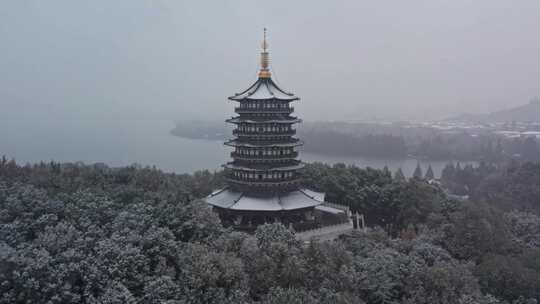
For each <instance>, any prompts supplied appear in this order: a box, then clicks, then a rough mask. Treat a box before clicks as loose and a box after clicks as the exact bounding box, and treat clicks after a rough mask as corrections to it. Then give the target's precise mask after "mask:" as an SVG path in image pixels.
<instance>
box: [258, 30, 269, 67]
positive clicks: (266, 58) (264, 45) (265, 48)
mask: <svg viewBox="0 0 540 304" xmlns="http://www.w3.org/2000/svg"><path fill="white" fill-rule="evenodd" d="M262 49H263V51H262V52H261V70H260V71H259V78H270V69H269V68H268V67H269V66H270V57H269V56H268V43H267V42H266V28H264V36H263V43H262Z"/></svg>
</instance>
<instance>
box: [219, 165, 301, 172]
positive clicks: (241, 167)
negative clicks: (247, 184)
mask: <svg viewBox="0 0 540 304" xmlns="http://www.w3.org/2000/svg"><path fill="white" fill-rule="evenodd" d="M224 167H225V168H228V169H237V170H244V171H261V170H264V171H290V170H298V169H302V168H304V164H302V163H299V164H297V165H293V166H286V167H271V168H268V169H254V168H248V167H246V166H237V165H235V164H232V163H228V164H226V165H224Z"/></svg>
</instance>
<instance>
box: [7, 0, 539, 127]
mask: <svg viewBox="0 0 540 304" xmlns="http://www.w3.org/2000/svg"><path fill="white" fill-rule="evenodd" d="M263 27H267V28H268V31H269V34H268V35H269V43H270V50H271V60H272V68H273V72H274V74H273V75H274V77H275V78H277V81H278V82H279V83H280V84H281V85H282V86H283V87H284V88H285V89H286V90H289V91H292V92H294V93H296V94H297V95H299V96H300V97H301V98H302V100H301V101H300V102H299V104H298V105H297V107H296V109H297V112H298V115H300V116H302V117H303V118H305V119H306V120H330V119H332V120H354V119H371V118H390V119H398V118H399V119H407V118H416V119H423V118H438V117H444V116H448V115H453V114H457V113H463V112H488V111H493V110H498V109H501V108H508V107H511V106H515V105H519V104H523V103H526V102H528V100H529V99H530V98H532V97H534V96H538V95H540V30H539V29H540V1H538V0H507V1H503V0H474V1H473V0H467V1H466V0H448V1H439V0H422V1H420V0H408V1H385V0H382V1H361V0H347V1H339V0H336V1H313V0H311V1H282V0H272V1H254V0H240V1H224V0H218V1H201V0H198V1H179V0H93V1H83V0H47V1H44V0H41V1H38V0H3V1H2V5H1V6H0V46H1V47H0V105H1V111H0V118H1V119H36V118H52V119H95V118H100V117H105V118H112V119H117V118H118V119H129V118H133V119H146V118H148V119H172V120H179V119H193V118H198V119H224V118H226V117H229V116H232V115H233V113H232V104H231V102H229V101H228V100H227V99H226V97H227V96H229V95H232V94H234V93H235V92H238V91H241V90H242V89H245V88H247V87H248V86H249V85H250V84H251V83H252V82H253V81H254V80H255V78H256V71H257V68H258V56H259V52H260V42H261V36H262V29H263Z"/></svg>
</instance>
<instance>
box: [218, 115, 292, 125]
mask: <svg viewBox="0 0 540 304" xmlns="http://www.w3.org/2000/svg"><path fill="white" fill-rule="evenodd" d="M227 122H230V123H241V122H247V123H299V122H302V120H301V119H299V118H296V117H291V116H288V117H283V118H281V119H260V120H254V119H246V118H241V117H239V116H237V117H233V118H231V119H227Z"/></svg>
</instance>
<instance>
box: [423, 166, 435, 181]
mask: <svg viewBox="0 0 540 304" xmlns="http://www.w3.org/2000/svg"><path fill="white" fill-rule="evenodd" d="M424 179H425V180H432V179H435V174H433V169H432V168H431V165H429V167H428V169H427V171H426V175H425V176H424Z"/></svg>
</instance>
